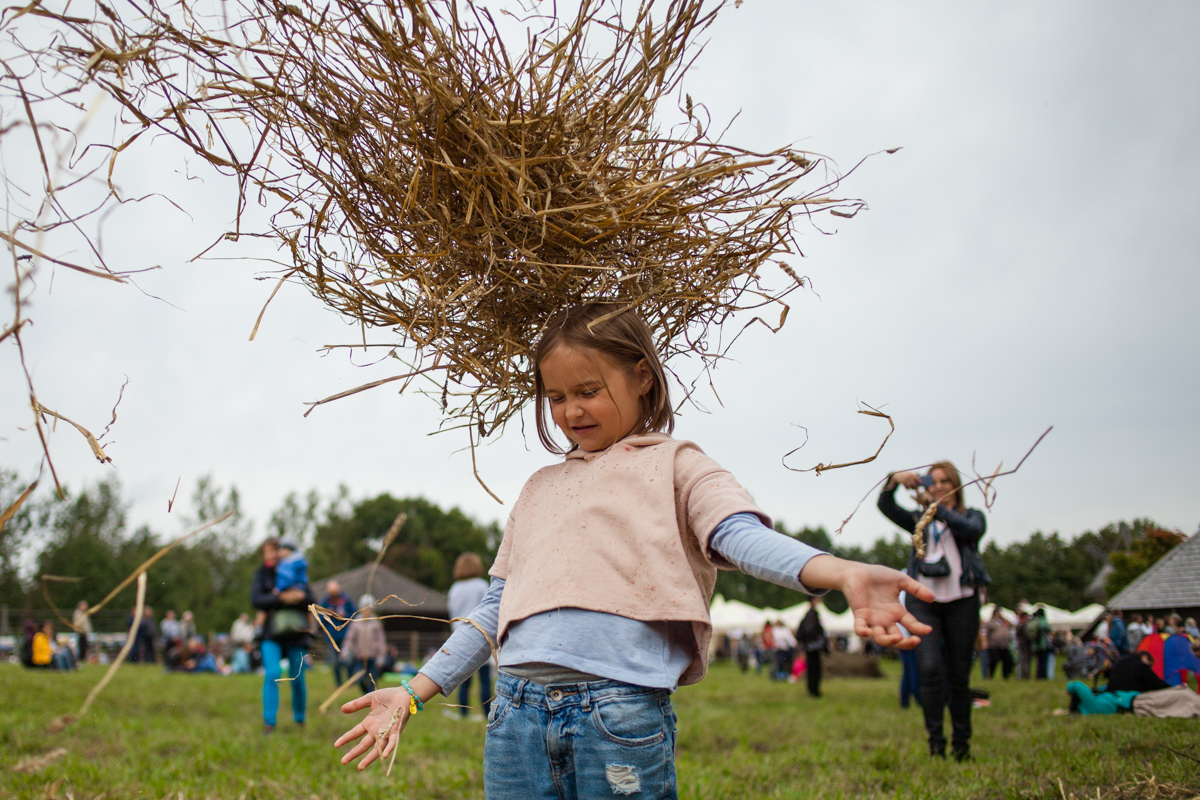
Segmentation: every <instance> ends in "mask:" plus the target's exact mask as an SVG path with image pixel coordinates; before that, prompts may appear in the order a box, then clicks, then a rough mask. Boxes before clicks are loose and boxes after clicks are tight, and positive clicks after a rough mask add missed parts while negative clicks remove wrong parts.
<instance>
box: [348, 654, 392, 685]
mask: <svg viewBox="0 0 1200 800" xmlns="http://www.w3.org/2000/svg"><path fill="white" fill-rule="evenodd" d="M380 667H381V665H380V664H377V663H376V662H375V659H373V658H368V659H367V660H366V661H363V660H362V659H361V658H356V659H354V672H358V671H359V670H360V669H361V670H362V671H363V676H362V677H361V678H359V679H358V688H359V689H362V693H363V694H370V693H371V692H373V691H375V690H376V689H378V688H379V679H380V678H381V677H382V676H383V670H382V669H380ZM346 680H349V678H347V679H346Z"/></svg>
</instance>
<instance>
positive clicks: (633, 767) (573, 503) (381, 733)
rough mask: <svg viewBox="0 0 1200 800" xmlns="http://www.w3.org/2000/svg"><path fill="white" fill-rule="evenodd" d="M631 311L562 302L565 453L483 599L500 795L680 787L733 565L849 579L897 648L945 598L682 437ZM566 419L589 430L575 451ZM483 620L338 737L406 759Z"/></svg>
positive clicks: (488, 748)
mask: <svg viewBox="0 0 1200 800" xmlns="http://www.w3.org/2000/svg"><path fill="white" fill-rule="evenodd" d="M614 310H615V307H614V306H612V305H604V304H600V303H593V304H587V305H583V306H577V307H573V308H570V309H568V310H566V311H564V312H560V313H559V314H557V315H555V316H554V317H553V318H552V319H551V320H550V321H549V323H548V325H547V327H546V329H545V333H544V334H543V336H542V338H541V340H540V341H539V343H538V345H537V347H536V350H535V353H534V357H533V381H534V386H535V402H536V404H537V405H536V407H535V415H536V420H537V428H538V436H539V438H540V439H541V441H542V443H543V444H544V445H545V446H546V448H547V449H548V450H550V451H551V452H554V453H563V454H565V459H564V460H563V461H562V462H561V463H558V464H554V465H552V466H549V467H545V468H543V469H541V470H539V471H538V472H536V473H535V474H534V475H533V476H532V477H531V478H530V479H529V481H528V482H527V483H526V484H525V487H524V489H523V490H522V491H521V494H520V496H519V498H518V499H517V502H516V504H515V506H514V508H513V511H512V513H511V516H510V517H509V520H508V523H507V526H506V528H505V532H504V538H503V540H502V541H501V544H500V549H499V552H498V553H497V556H496V559H495V562H494V564H493V566H492V568H491V570H490V575H491V583H490V585H489V588H488V591H487V592H486V593H485V595H484V597H483V600H482V601H481V602H480V603H479V605H478V606H477V607H476V608H475V609H474V610H473V611H472V612H471V614H470V618H471V620H472V621H473V622H474V623H475V624H476V625H478V626H479V628H482V629H483V630H484V631H487V635H488V637H490V638H491V640H492V641H493V642H495V643H497V644H499V645H500V652H499V669H500V674H499V680H498V681H497V685H496V697H495V700H494V701H493V703H492V708H491V713H490V715H489V720H488V726H487V740H486V744H485V749H484V773H483V774H484V786H485V792H486V795H487V797H488V798H490V800H510V799H513V800H515V799H516V798H519V799H520V800H529V798H539V797H546V798H551V797H555V798H557V797H569V798H577V797H598V796H602V795H603V796H606V795H611V794H613V793H617V794H635V793H639V796H644V797H656V798H658V797H663V798H674V797H677V789H676V775H675V756H674V754H675V741H676V728H675V721H676V718H675V713H674V711H673V710H672V707H671V693H672V692H673V691H674V690H675V688H676V687H677V686H680V685H688V684H693V683H696V682H698V681H700V680H701V679H702V678H703V677H704V675H705V672H706V670H707V653H708V645H709V640H710V638H711V636H712V625H711V621H710V619H709V616H708V607H709V603H710V601H711V598H712V592H713V587H714V584H715V582H716V571H717V569H718V568H722V569H734V568H737V569H741V570H742V571H744V572H746V573H748V574H751V575H754V576H756V577H759V578H764V579H766V580H770V581H772V582H774V583H777V584H779V585H782V586H786V587H789V588H792V589H795V590H796V591H803V592H808V593H810V594H823V593H824V592H825V591H827V590H830V589H837V590H840V591H841V592H843V593H844V594H845V596H846V598H847V600H848V601H849V603H850V606H851V608H852V609H853V611H854V616H855V631H856V633H858V634H859V635H860V636H864V637H866V636H870V637H873V638H874V639H875V641H876V642H878V643H879V644H880V645H884V646H889V645H896V646H899V647H902V648H911V647H913V646H915V645H916V643H917V641H918V639H917V637H916V636H907V637H906V636H904V635H902V634H901V633H900V630H899V628H898V627H897V625H898V623H903V624H904V625H905V626H906V627H907V628H908V630H910V631H913V632H914V633H917V634H923V633H926V632H927V631H928V630H929V628H928V626H926V625H924V624H922V623H921V622H919V621H918V620H917V619H915V618H914V617H913V616H912V615H911V614H909V613H908V612H907V611H906V610H905V609H904V607H903V606H901V605H900V603H899V602H898V600H897V597H898V594H899V593H900V592H901V591H907V592H909V593H910V594H911V595H915V596H918V597H921V598H924V599H926V600H932V599H933V594H932V592H931V591H930V590H929V589H928V588H926V587H924V586H922V585H921V584H919V583H918V582H917V581H915V580H913V579H912V578H910V577H908V576H907V575H905V574H903V573H901V572H898V571H896V570H892V569H888V568H886V567H882V566H875V565H868V564H860V563H857V562H853V561H846V560H843V559H840V558H835V557H833V556H830V555H828V554H825V553H822V552H820V551H818V550H815V549H813V548H811V547H809V546H807V545H805V544H803V543H801V542H799V541H797V540H795V539H792V538H790V537H788V536H785V535H782V534H779V533H777V532H776V531H774V530H773V529H772V528H771V527H770V521H769V519H768V517H767V516H766V515H765V514H764V513H763V512H762V511H761V510H759V509H758V507H757V506H756V505H755V504H754V501H753V500H752V499H751V498H750V495H749V493H748V492H747V491H746V490H745V489H743V488H742V486H741V485H740V484H739V483H738V482H737V480H736V479H735V478H734V477H733V476H732V475H731V474H730V473H729V472H727V471H726V470H724V469H722V468H721V467H720V466H719V465H718V464H717V463H716V462H715V461H713V460H712V459H711V458H709V457H708V456H707V455H705V454H704V452H703V451H702V450H701V449H700V448H699V447H697V446H696V445H694V444H692V443H690V442H685V441H679V440H676V439H673V438H672V437H671V436H670V435H669V434H670V432H671V431H672V429H673V411H672V408H673V407H672V405H671V401H670V397H669V395H668V387H667V380H666V375H665V372H664V370H663V367H662V364H661V362H660V360H659V357H658V355H657V353H656V352H655V349H654V345H653V337H652V334H651V332H650V331H649V329H648V328H647V327H646V325H645V323H644V322H642V320H641V319H640V318H639V317H638V316H637V315H636V314H635V313H634V312H632V311H623V312H620V313H616V314H614V313H613V311H614ZM547 410H548V411H549V419H547V414H546V411H547ZM551 423H552V425H553V428H556V429H557V430H558V431H560V432H561V433H562V434H563V435H565V436H566V438H567V439H568V440H569V441H570V447H569V448H568V449H567V450H566V451H565V453H564V450H563V449H562V448H561V447H560V445H559V444H558V443H557V441H556V440H555V439H554V437H553V434H552V426H551ZM479 628H476V627H475V626H474V625H465V626H463V627H461V628H459V629H458V630H457V631H456V632H455V633H454V634H453V635H452V636H451V637H450V639H449V640H448V641H447V642H446V644H445V645H444V646H443V647H442V648H441V650H439V651H438V653H437V654H436V655H435V656H434V657H433V658H431V659H430V660H429V661H428V662H426V664H425V666H424V667H423V668H422V670H421V672H420V673H419V674H418V675H417V676H416V677H415V678H413V680H412V681H411V683H408V682H405V683H404V684H403V685H402V686H401V687H399V688H389V689H382V690H379V691H376V692H372V693H371V694H368V695H366V696H364V697H362V698H360V699H358V700H353V701H351V702H349V703H346V704H345V705H344V706H343V707H342V711H343V712H345V713H353V712H356V711H359V710H363V709H368V710H369V713H368V715H367V716H366V718H365V719H363V720H362V721H361V722H359V723H358V724H356V725H355V726H354V727H353V728H351V729H350V730H349V731H348V732H346V733H345V734H344V735H343V736H341V737H340V738H339V739H338V740H337V742H336V743H335V746H336V747H341V746H343V745H346V744H349V743H351V742H355V744H354V746H353V747H352V748H351V749H350V750H349V751H348V752H347V753H345V754H344V755H343V756H342V759H341V760H342V763H343V764H345V763H349V762H350V761H352V760H355V759H359V758H360V757H361V760H360V761H359V764H358V766H359V769H365V768H366V767H367V766H368V765H369V764H371V763H372V762H374V761H375V760H377V759H379V758H381V757H387V756H389V755H390V754H391V752H392V751H393V750H394V749H395V748H396V747H397V746H398V743H399V735H400V733H401V731H403V729H404V727H405V726H406V725H407V724H408V722H409V719H410V718H411V717H412V716H413V715H414V714H416V713H418V712H419V711H420V710H421V709H422V708H423V706H424V702H425V701H428V700H430V699H431V698H433V697H434V696H435V695H437V694H439V693H441V694H444V695H447V696H449V695H450V693H451V692H452V691H453V690H454V688H455V687H456V686H458V685H459V684H460V683H461V682H462V681H463V680H465V679H466V678H467V676H469V675H471V674H473V673H474V672H475V671H476V670H477V669H478V668H479V667H480V666H481V665H482V664H483V663H484V662H485V661H486V660H487V659H488V657H489V656H491V654H492V648H491V646H490V644H489V641H488V638H487V637H485V636H484V634H483V633H482V632H481V631H480V630H479ZM612 642H621V643H622V645H621V646H620V647H613V646H610V644H611V643H612Z"/></svg>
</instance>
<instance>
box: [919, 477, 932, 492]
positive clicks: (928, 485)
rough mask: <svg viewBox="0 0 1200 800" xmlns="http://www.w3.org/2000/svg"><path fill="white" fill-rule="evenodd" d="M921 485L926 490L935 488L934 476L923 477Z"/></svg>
mask: <svg viewBox="0 0 1200 800" xmlns="http://www.w3.org/2000/svg"><path fill="white" fill-rule="evenodd" d="M921 485H922V486H924V487H925V488H926V489H929V488H931V487H932V486H933V476H932V475H922V476H921Z"/></svg>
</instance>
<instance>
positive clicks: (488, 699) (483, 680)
mask: <svg viewBox="0 0 1200 800" xmlns="http://www.w3.org/2000/svg"><path fill="white" fill-rule="evenodd" d="M479 702H480V703H481V704H482V705H483V715H484V716H487V715H488V714H490V713H492V665H491V662H488V661H485V662H484V664H483V666H482V667H480V668H479ZM458 704H459V705H460V706H463V708H461V709H459V710H460V711H461V712H462V715H463V716H464V717H465V716H467V712H469V711H470V710H471V709H469V708H466V706H469V705H471V676H470V675H468V676H467V679H466V680H465V681H463V682H462V683H461V684H460V685H459V687H458Z"/></svg>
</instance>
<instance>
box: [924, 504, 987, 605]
mask: <svg viewBox="0 0 1200 800" xmlns="http://www.w3.org/2000/svg"><path fill="white" fill-rule="evenodd" d="M926 530H928V531H929V536H928V537H927V540H928V546H927V547H926V548H925V561H926V562H928V563H930V564H932V563H934V562H935V561H938V560H939V559H941V558H942V557H943V556H945V558H946V563H948V564H949V565H950V574H949V575H947V576H946V577H944V578H927V577H925V576H924V575H917V580H918V581H919V582H920V583H923V584H925V585H926V586H928V587H929V588H930V589H932V590H933V601H934V602H935V603H949V602H951V601H953V600H961V599H962V598H964V597H970V596H971V595H973V594H975V587H974V586H963V585H962V584H961V583H959V579H960V578H962V572H963V570H962V557H961V556H960V555H959V553H958V543H957V542H955V541H954V534H953V533H951V532H950V529H949V528H948V527H946V524H945V523H943V522H940V521H938V520H936V519H935V520H932V521H930V523H929V527H928V528H927V529H926Z"/></svg>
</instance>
